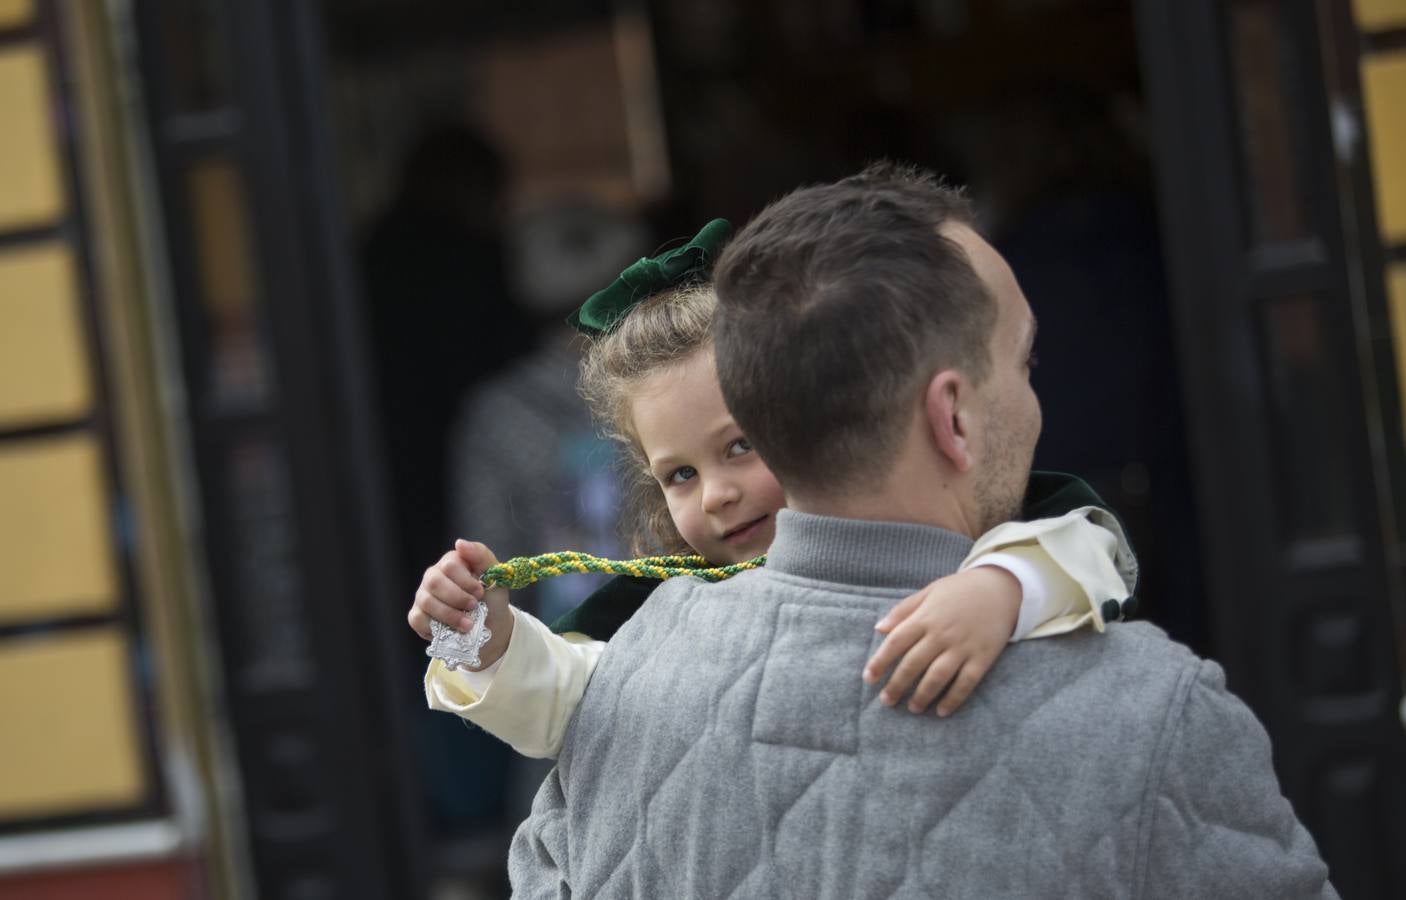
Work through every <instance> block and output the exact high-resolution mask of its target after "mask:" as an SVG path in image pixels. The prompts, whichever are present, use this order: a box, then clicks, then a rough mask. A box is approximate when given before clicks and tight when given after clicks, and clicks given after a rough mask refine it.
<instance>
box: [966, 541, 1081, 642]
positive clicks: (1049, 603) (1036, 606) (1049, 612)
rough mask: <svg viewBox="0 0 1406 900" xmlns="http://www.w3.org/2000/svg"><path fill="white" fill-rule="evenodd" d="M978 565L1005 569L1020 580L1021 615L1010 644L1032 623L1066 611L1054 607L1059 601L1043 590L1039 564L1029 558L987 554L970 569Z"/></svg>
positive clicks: (1032, 625) (1038, 623)
mask: <svg viewBox="0 0 1406 900" xmlns="http://www.w3.org/2000/svg"><path fill="white" fill-rule="evenodd" d="M977 566H995V567H996V568H998V569H1005V570H1006V571H1007V572H1010V573H1011V574H1012V575H1014V576H1015V578H1016V580H1017V581H1019V582H1020V614H1019V615H1018V616H1017V617H1016V620H1015V631H1013V632H1011V643H1015V642H1016V641H1019V640H1022V639H1023V638H1024V637H1025V636H1026V635H1027V634H1029V633H1030V632H1031V630H1032V629H1033V628H1035V626H1037V625H1040V624H1042V623H1044V622H1048V621H1049V620H1050V619H1053V618H1054V617H1055V616H1060V615H1064V614H1065V613H1066V612H1068V611H1069V610H1067V609H1062V608H1061V609H1055V608H1054V607H1055V605H1056V604H1057V603H1058V602H1059V601H1058V600H1057V599H1056V598H1054V597H1052V596H1051V595H1050V592H1049V591H1048V590H1046V589H1045V580H1044V577H1043V576H1042V575H1041V574H1040V567H1039V566H1037V565H1035V564H1034V563H1032V562H1030V561H1029V560H1028V559H1022V558H1021V557H1019V556H1016V555H1015V554H1014V553H987V554H986V555H984V556H981V557H979V558H977V559H976V560H975V561H973V563H972V568H976V567H977Z"/></svg>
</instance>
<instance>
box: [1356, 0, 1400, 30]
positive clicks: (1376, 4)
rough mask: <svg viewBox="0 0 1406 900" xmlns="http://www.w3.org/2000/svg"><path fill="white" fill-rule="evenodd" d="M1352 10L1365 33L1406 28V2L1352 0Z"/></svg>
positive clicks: (1398, 0)
mask: <svg viewBox="0 0 1406 900" xmlns="http://www.w3.org/2000/svg"><path fill="white" fill-rule="evenodd" d="M1352 10H1353V12H1354V13H1356V16H1357V27H1359V28H1361V29H1362V30H1363V31H1379V30H1381V29H1385V28H1400V27H1402V26H1406V0H1352Z"/></svg>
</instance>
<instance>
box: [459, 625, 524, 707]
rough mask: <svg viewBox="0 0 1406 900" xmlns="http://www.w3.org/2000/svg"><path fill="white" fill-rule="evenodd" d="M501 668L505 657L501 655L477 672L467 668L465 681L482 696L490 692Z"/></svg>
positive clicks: (470, 688)
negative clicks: (494, 678)
mask: <svg viewBox="0 0 1406 900" xmlns="http://www.w3.org/2000/svg"><path fill="white" fill-rule="evenodd" d="M516 615H517V614H516V613H514V616H516ZM501 668H503V657H502V656H499V657H498V658H497V659H495V660H493V664H492V665H489V666H484V667H483V668H482V669H479V670H478V671H477V672H475V671H474V670H472V669H465V670H464V683H465V684H466V685H468V687H469V690H471V691H473V692H474V693H475V694H478V695H479V696H480V697H482V696H483V695H484V694H486V693H488V689H489V688H490V687H492V686H493V676H494V675H497V674H498V670H499V669H501Z"/></svg>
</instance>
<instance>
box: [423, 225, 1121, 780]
mask: <svg viewBox="0 0 1406 900" xmlns="http://www.w3.org/2000/svg"><path fill="white" fill-rule="evenodd" d="M727 231H728V228H727V224H726V223H725V222H722V221H721V220H716V221H715V222H713V223H710V224H709V225H708V226H706V227H705V228H704V229H703V231H701V232H700V233H699V235H698V236H697V237H695V238H694V240H693V241H691V242H689V244H687V245H685V246H684V247H682V248H679V249H677V250H674V251H671V252H670V253H666V254H664V255H662V256H660V257H656V258H654V259H644V260H640V262H638V263H636V264H635V265H633V266H631V267H630V268H629V269H627V270H626V271H625V272H624V273H622V274H621V276H620V278H618V279H617V280H616V281H615V282H614V283H613V284H612V285H611V286H610V287H608V288H606V289H605V290H603V291H600V292H598V293H597V294H595V295H593V296H592V297H591V298H590V300H588V301H587V302H586V304H585V305H584V306H583V307H582V308H581V310H579V311H578V312H577V314H576V315H575V316H573V324H574V325H576V326H577V328H578V329H579V330H582V331H584V332H586V333H587V334H588V335H589V336H590V337H591V339H592V340H591V344H590V346H589V348H588V350H587V352H586V355H585V358H584V360H583V363H582V367H581V385H580V387H581V392H582V395H583V396H584V397H585V399H586V401H587V403H588V404H589V405H590V407H591V409H592V412H593V414H594V415H595V416H596V418H597V421H598V422H600V423H601V425H602V427H603V429H604V430H605V432H606V433H607V434H608V435H609V436H610V437H612V438H614V439H615V440H617V441H619V442H620V444H621V445H622V446H623V448H624V449H625V451H626V454H627V460H628V463H629V465H628V468H627V473H628V475H629V480H628V484H627V495H626V496H627V502H626V508H627V522H628V524H629V531H630V534H631V537H632V544H633V546H632V551H633V552H635V553H637V554H646V553H648V554H679V553H683V554H692V553H697V554H701V555H702V556H704V557H706V558H707V559H708V560H709V561H710V562H712V563H715V564H719V565H727V564H732V563H738V562H744V561H747V560H751V559H753V558H755V557H758V556H761V555H762V554H764V553H765V552H766V549H767V547H768V546H769V545H770V543H771V540H772V536H773V535H774V533H775V520H776V513H777V511H778V510H779V509H781V508H782V507H783V506H784V505H785V499H784V497H783V494H782V490H781V487H780V485H779V484H778V483H777V481H776V479H775V478H774V477H773V476H772V475H771V472H770V471H769V470H768V469H767V468H766V466H765V465H764V464H763V463H762V461H761V460H760V459H759V458H758V457H757V455H756V454H755V453H754V452H753V451H752V449H751V446H750V445H749V444H748V442H747V439H746V437H745V436H744V435H743V434H742V433H741V431H740V430H739V429H738V427H737V425H736V423H735V422H733V421H732V417H731V416H730V415H729V414H728V412H727V409H726V407H725V406H724V405H723V401H722V396H721V391H720V388H719V386H718V381H717V375H716V372H715V370H714V368H713V354H712V345H711V341H710V332H711V324H712V316H713V310H714V306H715V303H716V301H715V298H714V296H713V293H712V289H711V288H710V287H709V286H708V284H707V283H706V282H705V281H704V277H705V275H706V272H707V270H708V269H709V267H710V266H711V263H712V262H713V260H715V259H716V255H717V252H718V250H719V249H720V247H721V244H722V242H723V240H724V239H725V237H726V235H727ZM1024 512H1025V514H1026V517H1027V518H1028V519H1034V521H1026V522H1014V523H1007V524H1005V525H1002V526H999V527H998V528H996V529H993V530H992V531H991V532H989V533H988V534H986V535H984V536H982V538H981V539H980V540H978V541H977V542H976V544H975V546H974V547H973V549H972V552H971V554H970V555H969V556H968V558H967V560H966V561H965V562H964V563H963V565H962V567H961V569H960V570H959V571H958V572H957V573H956V574H953V575H950V576H948V577H946V578H942V579H939V580H937V581H935V582H933V583H932V584H931V585H929V586H928V587H927V588H925V589H924V590H922V591H920V592H918V593H917V594H914V595H912V596H910V597H908V598H907V599H905V600H904V601H902V602H901V603H899V604H898V605H897V606H896V607H895V608H894V609H893V610H892V611H890V612H889V613H888V614H887V615H886V616H885V617H884V618H883V619H881V620H880V621H879V622H878V623H877V624H876V626H875V627H876V629H877V630H878V631H879V632H881V633H883V634H885V635H886V638H885V640H884V641H883V643H882V644H881V646H880V647H879V649H878V651H877V652H876V653H875V654H874V655H873V657H872V658H871V659H870V660H869V662H868V663H867V665H866V666H865V670H864V672H863V673H862V676H863V678H864V679H865V681H866V682H869V683H871V684H873V683H876V682H878V681H879V680H880V679H881V678H882V677H883V675H884V674H885V673H890V674H889V677H888V680H887V683H886V684H885V686H884V688H883V690H882V691H881V693H880V700H881V702H883V703H885V704H886V705H894V704H896V703H897V702H898V701H899V699H901V698H902V697H903V696H905V695H906V694H908V693H909V691H910V690H911V691H912V693H911V696H910V697H909V702H908V707H909V709H910V710H912V711H914V712H921V711H923V710H925V709H927V708H928V707H929V706H930V705H931V704H932V702H933V701H934V700H935V699H938V698H939V696H940V702H939V704H938V710H937V711H938V714H939V715H948V714H950V713H952V712H953V711H955V710H956V709H957V708H958V707H959V706H960V705H961V703H962V702H963V701H964V700H965V699H966V698H967V696H968V695H969V694H970V692H971V691H972V689H973V688H974V687H975V686H976V684H977V683H978V682H979V681H980V680H981V678H982V677H984V675H985V674H986V672H987V670H988V669H989V668H990V667H991V665H992V663H993V662H994V661H995V658H996V657H997V656H998V655H999V654H1000V652H1001V650H1002V649H1003V648H1004V646H1005V644H1006V643H1007V642H1010V641H1016V640H1021V639H1025V638H1030V637H1043V636H1048V635H1054V634H1062V633H1065V632H1068V631H1072V630H1074V629H1076V628H1079V627H1082V626H1083V625H1085V624H1092V625H1093V627H1094V628H1095V629H1097V630H1099V631H1102V630H1103V627H1104V623H1105V621H1108V620H1113V619H1117V618H1120V617H1122V615H1123V614H1124V612H1125V611H1126V612H1128V613H1131V611H1132V610H1131V603H1132V601H1131V600H1127V601H1122V600H1120V599H1119V598H1123V597H1129V596H1130V595H1131V593H1132V590H1133V587H1134V586H1135V582H1136V562H1135V560H1134V559H1133V556H1132V552H1131V549H1130V548H1129V547H1128V545H1127V542H1126V540H1125V539H1124V538H1123V535H1122V529H1121V527H1120V526H1119V524H1118V522H1117V519H1116V517H1115V516H1113V514H1112V513H1111V511H1109V510H1107V509H1106V508H1105V507H1104V506H1103V504H1102V502H1101V501H1100V500H1099V499H1098V497H1097V495H1095V494H1094V493H1093V491H1092V490H1091V489H1089V488H1088V486H1087V485H1085V484H1084V483H1083V482H1081V481H1079V480H1078V479H1077V478H1073V477H1072V476H1065V475H1055V474H1052V473H1034V474H1033V475H1032V478H1031V482H1030V488H1029V491H1028V493H1027V497H1026V508H1025V510H1024ZM496 561H497V560H496V559H495V558H494V556H493V553H492V552H491V551H490V550H489V549H488V548H486V547H484V546H483V545H481V544H472V543H470V542H468V541H458V542H457V543H456V545H455V548H454V549H453V550H451V551H449V552H448V553H446V554H445V555H444V556H443V557H442V558H441V559H440V560H439V562H437V563H436V564H435V565H434V566H432V567H431V568H430V569H428V570H427V571H426V573H425V576H424V579H423V580H422V581H421V584H420V588H419V590H418V591H417V592H416V595H415V601H414V604H413V605H412V607H411V609H410V613H409V616H408V619H409V621H410V625H411V627H412V628H414V629H415V630H416V631H417V632H418V633H419V634H420V635H421V636H422V637H425V638H428V637H429V636H430V630H429V621H430V619H435V620H438V621H439V622H442V623H444V624H446V625H449V626H450V627H454V628H457V629H459V630H461V631H467V630H468V629H469V627H470V621H471V620H470V618H469V616H468V612H469V611H471V610H472V609H473V608H474V607H475V606H476V605H477V603H478V602H479V601H480V600H485V602H486V603H487V605H488V610H489V611H488V621H487V624H488V627H489V629H490V630H491V631H492V633H493V637H492V639H491V640H490V641H489V642H488V643H487V644H486V645H485V646H484V647H483V648H482V650H481V652H480V659H481V661H482V663H483V667H482V668H481V669H480V670H479V671H476V672H471V671H467V670H463V669H459V670H450V669H449V668H448V667H446V666H445V665H444V664H443V663H442V662H441V661H440V660H438V659H435V660H432V661H431V663H430V666H429V669H428V671H427V673H426V676H425V692H426V697H427V699H428V701H429V704H430V705H431V706H432V707H434V708H436V709H441V710H444V711H447V712H453V713H456V714H457V715H460V716H462V717H464V718H466V719H468V720H470V721H472V722H474V723H476V724H478V725H480V726H482V727H483V728H484V729H485V730H487V731H489V732H491V733H493V734H495V735H497V736H498V737H499V738H501V739H503V740H505V741H507V742H508V743H509V744H511V745H512V746H513V747H514V748H516V749H517V750H518V751H519V752H522V753H524V754H526V755H529V756H555V754H556V751H557V749H558V748H559V747H560V744H561V740H562V737H563V735H564V732H565V729H566V725H567V724H568V723H569V721H570V719H571V715H572V713H573V712H574V710H575V708H576V705H577V703H578V702H579V700H580V698H581V695H582V693H583V692H584V690H585V685H586V682H587V681H588V680H589V678H590V674H591V672H592V671H593V670H594V667H595V663H596V660H597V659H598V658H599V655H600V652H601V651H602V649H603V648H604V641H606V640H609V639H610V637H611V636H613V635H614V633H615V631H616V629H618V628H619V627H620V625H622V624H623V623H624V622H625V621H626V620H627V619H628V618H629V617H630V616H631V615H632V614H633V613H634V612H635V611H636V610H637V609H639V607H640V605H641V604H642V603H643V602H644V601H645V599H646V598H647V597H648V595H649V593H650V591H652V590H653V589H654V587H656V586H657V585H658V584H659V582H657V581H651V580H647V579H639V578H630V577H625V576H621V577H617V578H614V579H612V580H611V581H610V582H608V583H607V584H606V585H604V586H603V587H602V588H601V589H600V590H598V591H597V592H596V593H594V594H592V595H591V596H590V597H589V598H588V599H587V600H586V601H585V602H584V603H583V604H582V605H581V606H580V607H578V608H577V609H576V610H574V611H573V612H571V613H569V614H567V615H566V616H565V617H563V618H562V619H561V620H560V621H558V623H557V624H556V626H555V628H554V629H553V630H548V629H547V628H546V626H545V625H543V624H542V623H541V622H539V621H538V620H536V619H535V618H533V617H532V616H530V615H528V614H527V613H524V612H523V611H521V610H515V609H513V608H511V607H510V606H509V604H508V602H507V598H506V593H507V592H506V591H501V590H490V591H487V592H485V591H484V588H483V586H482V585H481V584H480V583H479V581H478V578H477V574H481V573H482V572H483V571H484V570H485V569H487V568H488V567H489V566H491V565H493V564H494V563H496ZM890 670H891V672H890ZM944 689H945V692H944Z"/></svg>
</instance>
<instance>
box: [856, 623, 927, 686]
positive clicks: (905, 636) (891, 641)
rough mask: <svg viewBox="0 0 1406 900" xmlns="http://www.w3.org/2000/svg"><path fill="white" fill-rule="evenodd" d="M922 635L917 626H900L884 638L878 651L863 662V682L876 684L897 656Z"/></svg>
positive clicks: (906, 650)
mask: <svg viewBox="0 0 1406 900" xmlns="http://www.w3.org/2000/svg"><path fill="white" fill-rule="evenodd" d="M922 636H923V632H922V630H921V629H918V628H900V629H898V630H897V631H895V632H893V633H892V634H890V635H889V636H888V637H886V638H884V642H883V643H882V644H880V645H879V649H878V651H876V652H875V653H874V655H873V656H871V657H870V658H869V662H867V663H865V664H864V683H865V684H876V683H878V681H879V679H880V678H881V677H882V676H883V674H884V673H885V672H887V671H888V670H889V668H890V667H891V666H893V664H894V663H896V662H898V659H899V657H901V656H902V655H903V654H904V653H906V652H908V648H909V647H911V646H913V645H914V644H916V643H917V642H918V639H919V638H921V637H922Z"/></svg>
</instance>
